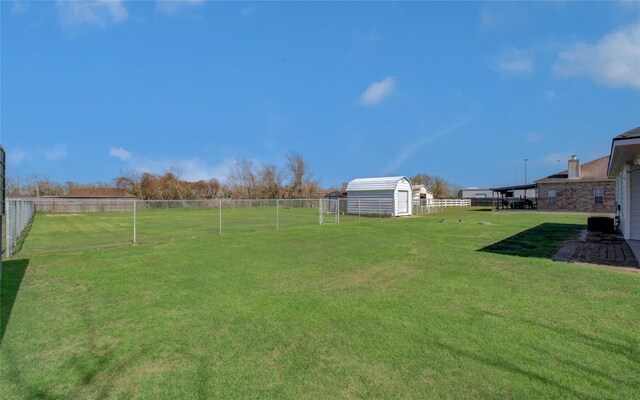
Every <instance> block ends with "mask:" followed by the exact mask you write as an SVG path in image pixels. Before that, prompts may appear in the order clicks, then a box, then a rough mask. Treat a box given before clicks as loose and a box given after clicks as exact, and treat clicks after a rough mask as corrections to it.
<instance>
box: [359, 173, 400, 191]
mask: <svg viewBox="0 0 640 400" xmlns="http://www.w3.org/2000/svg"><path fill="white" fill-rule="evenodd" d="M402 179H406V180H407V182H409V183H411V181H410V180H409V179H407V177H405V176H386V177H379V178H358V179H354V180H352V181H351V182H349V184H348V185H347V191H348V192H353V191H365V190H395V188H396V187H397V186H398V182H399V181H401V180H402Z"/></svg>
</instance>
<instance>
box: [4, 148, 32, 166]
mask: <svg viewBox="0 0 640 400" xmlns="http://www.w3.org/2000/svg"><path fill="white" fill-rule="evenodd" d="M26 158H27V153H25V152H24V151H21V150H13V151H11V152H9V154H7V166H12V165H20V164H22V162H23V161H24V160H25V159H26Z"/></svg>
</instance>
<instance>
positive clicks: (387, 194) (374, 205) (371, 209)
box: [347, 190, 394, 215]
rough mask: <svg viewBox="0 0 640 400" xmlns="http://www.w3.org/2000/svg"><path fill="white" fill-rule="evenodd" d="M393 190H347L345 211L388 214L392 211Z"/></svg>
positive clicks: (364, 213) (350, 212)
mask: <svg viewBox="0 0 640 400" xmlns="http://www.w3.org/2000/svg"><path fill="white" fill-rule="evenodd" d="M393 203H394V201H393V191H391V190H368V191H356V192H348V194H347V213H349V214H362V215H366V214H381V213H382V215H389V214H392V211H393Z"/></svg>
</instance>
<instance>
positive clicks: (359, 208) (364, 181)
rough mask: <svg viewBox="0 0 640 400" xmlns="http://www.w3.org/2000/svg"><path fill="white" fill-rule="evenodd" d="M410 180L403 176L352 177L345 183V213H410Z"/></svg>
mask: <svg viewBox="0 0 640 400" xmlns="http://www.w3.org/2000/svg"><path fill="white" fill-rule="evenodd" d="M411 197H412V191H411V181H409V179H407V178H406V177H404V176H389V177H382V178H359V179H354V180H352V181H351V182H349V184H348V185H347V213H349V214H363V215H364V214H376V215H391V216H394V217H398V216H403V215H411V214H412V204H411V203H412V201H411Z"/></svg>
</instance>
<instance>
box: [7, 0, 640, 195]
mask: <svg viewBox="0 0 640 400" xmlns="http://www.w3.org/2000/svg"><path fill="white" fill-rule="evenodd" d="M0 7H1V18H2V20H1V22H2V24H1V43H0V44H1V53H0V55H1V60H0V66H1V71H0V73H1V89H0V90H1V92H0V94H1V105H0V112H1V121H0V122H1V123H0V132H1V142H2V145H3V147H4V148H5V150H6V151H7V154H8V163H9V164H8V171H7V172H8V175H9V176H10V177H12V178H14V179H15V178H17V176H18V175H20V176H21V177H26V176H28V175H29V174H32V173H39V174H43V175H48V176H49V177H50V178H51V179H53V180H55V181H60V182H64V181H67V180H72V181H77V182H82V183H91V182H108V181H110V180H111V179H112V178H114V177H116V176H118V175H119V174H120V172H121V171H126V170H138V171H151V172H157V173H160V172H163V171H165V170H168V169H169V168H171V167H172V166H176V167H178V168H179V169H180V170H181V171H182V175H183V177H184V178H186V179H189V180H197V179H206V178H209V177H216V178H219V179H222V180H223V179H224V177H225V176H226V174H227V171H228V168H229V166H230V165H231V164H232V163H233V161H234V160H235V159H238V158H248V159H251V160H254V161H255V162H256V163H257V164H261V163H274V164H278V165H280V164H282V162H283V160H284V157H285V154H286V153H287V152H288V151H289V150H292V149H294V150H297V151H299V152H300V153H302V154H303V156H304V157H305V158H306V159H307V160H308V161H309V163H310V166H311V169H312V172H313V174H314V177H315V178H316V179H319V180H320V181H321V184H322V185H323V186H325V187H329V186H336V185H338V186H339V185H340V183H341V182H344V181H348V180H350V179H353V178H356V177H364V176H378V175H391V174H393V175H396V174H397V175H408V176H410V175H414V174H416V173H429V174H436V175H441V176H443V177H445V178H447V179H449V180H451V181H453V182H456V183H459V184H461V185H463V186H492V185H506V184H511V183H513V182H514V179H516V180H517V181H518V183H522V182H523V181H524V162H523V161H522V160H523V158H528V159H529V161H528V178H529V180H532V179H537V178H540V177H542V176H545V175H548V174H550V173H552V172H555V171H557V170H562V169H564V168H565V167H566V160H567V159H568V157H569V156H570V155H571V154H577V155H578V157H579V158H580V159H581V160H582V161H583V162H585V161H588V160H591V159H594V158H597V157H600V156H603V155H607V154H608V152H609V149H610V145H611V138H612V137H613V136H615V135H617V134H619V133H622V132H624V131H626V130H628V129H631V128H634V127H636V126H639V125H640V5H639V3H637V2H636V3H634V2H624V1H623V2H596V3H593V2H588V3H586V2H580V3H579V2H545V3H521V2H514V3H478V2H469V3H434V2H430V3H395V2H394V3H307V2H305V3H296V2H285V3H262V2H261V3H247V2H243V3H233V2H226V3H214V2H199V1H188V2H180V3H175V2H151V1H149V2H119V1H112V2H105V1H103V2H82V3H80V2H37V3H36V2H32V3H28V2H2V3H1V4H0Z"/></svg>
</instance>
